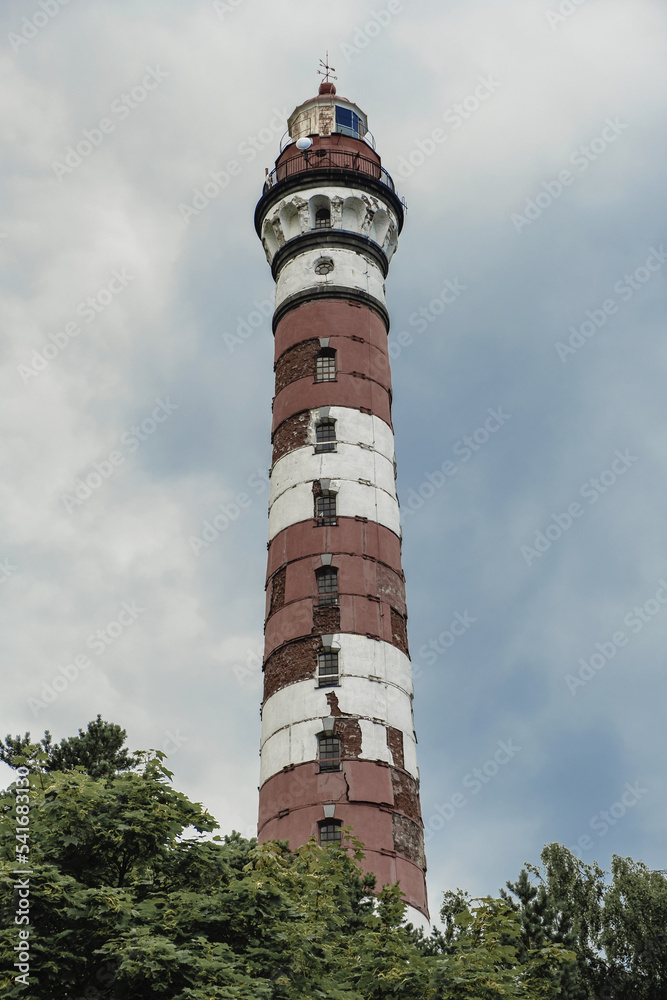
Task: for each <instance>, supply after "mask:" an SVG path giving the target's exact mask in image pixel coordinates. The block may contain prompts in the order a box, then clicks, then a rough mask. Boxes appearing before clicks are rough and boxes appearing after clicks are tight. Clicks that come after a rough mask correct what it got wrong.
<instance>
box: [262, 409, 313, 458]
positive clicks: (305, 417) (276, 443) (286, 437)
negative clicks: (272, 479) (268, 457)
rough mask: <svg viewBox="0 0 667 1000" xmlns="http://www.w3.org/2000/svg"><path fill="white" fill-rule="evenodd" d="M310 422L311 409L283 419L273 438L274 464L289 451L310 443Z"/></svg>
mask: <svg viewBox="0 0 667 1000" xmlns="http://www.w3.org/2000/svg"><path fill="white" fill-rule="evenodd" d="M309 423H310V410H302V411H301V413H295V414H294V416H293V417H288V418H287V420H283V422H282V424H280V426H279V427H276V429H275V431H274V432H273V436H272V438H271V441H272V444H273V463H274V464H275V463H276V462H277V461H278V459H279V458H282V457H283V455H287V454H288V452H290V451H295V450H296V449H297V448H303V447H304V446H305V445H307V444H308V425H309Z"/></svg>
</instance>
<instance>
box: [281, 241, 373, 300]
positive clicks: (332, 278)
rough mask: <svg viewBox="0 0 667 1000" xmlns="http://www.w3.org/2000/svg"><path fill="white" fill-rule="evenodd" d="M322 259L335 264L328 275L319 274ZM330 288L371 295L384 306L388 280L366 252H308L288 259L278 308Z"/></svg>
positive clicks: (334, 249) (326, 249) (335, 249)
mask: <svg viewBox="0 0 667 1000" xmlns="http://www.w3.org/2000/svg"><path fill="white" fill-rule="evenodd" d="M321 258H326V259H327V260H331V261H332V262H333V265H334V266H333V270H332V271H330V272H329V273H328V274H317V273H316V271H315V266H316V264H317V262H318V261H320V259H321ZM326 285H335V286H337V287H339V288H340V287H343V288H350V289H352V290H354V291H362V292H367V293H368V295H370V296H372V298H374V299H377V301H378V302H380V303H381V304H382V305H384V304H385V302H384V277H383V275H382V271H381V270H380V268H379V267H378V266H377V264H376V263H375V262H374V261H373V260H371V258H370V257H366V256H365V255H364V254H362V253H357V252H356V251H355V250H347V249H345V248H343V247H323V248H322V249H315V250H307V251H306V252H305V253H302V254H299V255H298V256H297V257H293V258H292V260H288V261H287V262H286V264H285V265H284V267H282V268H281V271H280V274H279V276H278V281H277V282H276V306H275V307H276V309H278V308H279V307H280V306H281V305H282V303H283V302H284V301H285V299H288V298H290V297H291V296H292V295H298V294H299V293H300V292H305V291H313V292H314V293H315V294H317V290H318V289H320V288H322V287H325V286H326Z"/></svg>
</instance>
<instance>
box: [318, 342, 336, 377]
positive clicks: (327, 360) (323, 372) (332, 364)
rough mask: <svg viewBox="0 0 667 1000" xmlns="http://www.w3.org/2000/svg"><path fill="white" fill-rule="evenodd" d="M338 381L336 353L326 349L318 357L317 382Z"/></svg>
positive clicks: (328, 348)
mask: <svg viewBox="0 0 667 1000" xmlns="http://www.w3.org/2000/svg"><path fill="white" fill-rule="evenodd" d="M335 380H336V352H335V351H334V350H332V349H331V348H330V347H324V348H323V349H322V350H321V351H320V353H319V354H318V355H317V360H316V363H315V381H316V382H334V381H335Z"/></svg>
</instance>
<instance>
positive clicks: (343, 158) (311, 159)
mask: <svg viewBox="0 0 667 1000" xmlns="http://www.w3.org/2000/svg"><path fill="white" fill-rule="evenodd" d="M317 169H324V170H354V171H356V172H357V173H360V174H368V175H369V176H370V177H373V178H374V179H375V180H376V181H379V182H380V184H384V186H385V187H388V188H389V190H390V191H393V193H394V194H396V187H395V185H394V182H393V180H392V179H391V175H390V174H388V173H387V171H386V170H385V169H384V167H381V166H380V164H379V163H378V162H377V161H376V160H371V159H370V158H369V157H367V156H361V155H360V154H359V153H353V152H351V151H349V150H342V149H306V150H304V151H303V152H298V153H296V155H295V156H290V157H289V159H287V160H283V161H282V163H280V164H279V165H278V166H277V167H275V168H274V169H273V170H272V171H271V173H270V174H267V175H266V180H265V182H264V194H266V192H267V191H269V190H270V189H271V188H272V187H275V185H276V184H279V183H280V182H281V181H284V180H287V179H288V178H289V177H294V176H295V175H296V174H302V173H304V171H306V170H317Z"/></svg>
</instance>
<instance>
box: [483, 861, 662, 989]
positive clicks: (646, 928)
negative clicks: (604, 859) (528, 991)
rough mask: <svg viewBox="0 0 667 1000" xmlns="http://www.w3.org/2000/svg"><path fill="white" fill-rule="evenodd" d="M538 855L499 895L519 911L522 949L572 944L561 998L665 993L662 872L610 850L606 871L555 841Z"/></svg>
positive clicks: (561, 979)
mask: <svg viewBox="0 0 667 1000" xmlns="http://www.w3.org/2000/svg"><path fill="white" fill-rule="evenodd" d="M541 860H542V865H541V866H539V867H538V866H534V865H530V864H528V865H526V867H525V868H524V869H523V870H522V872H521V874H520V876H519V878H518V880H517V881H516V882H508V883H507V887H508V889H509V890H510V893H509V894H508V893H507V892H506V891H504V890H501V895H502V896H503V897H504V899H505V900H506V901H507V902H509V903H510V905H511V906H512V907H513V908H514V909H515V911H516V912H517V914H518V915H519V917H520V919H521V944H522V953H523V954H525V952H526V949H528V948H529V947H530V946H531V945H534V944H536V943H537V944H544V943H546V942H551V943H561V944H563V945H565V946H566V947H567V948H569V949H571V950H572V951H574V952H575V954H576V962H575V963H573V964H571V965H569V966H564V967H563V969H562V970H561V972H560V987H561V996H562V997H563V1000H630V998H632V1000H664V998H665V997H666V996H667V933H666V928H667V879H665V877H664V875H663V874H662V873H661V872H651V871H650V870H649V869H648V868H647V867H646V866H645V865H643V864H641V863H640V862H635V861H632V860H631V859H630V858H619V857H616V856H614V857H613V859H612V864H611V872H610V873H609V875H608V873H606V872H604V871H603V870H602V869H601V868H600V866H599V865H598V864H596V863H595V862H594V863H593V864H585V863H584V862H583V861H580V860H579V859H578V858H576V857H575V856H574V855H573V854H572V853H571V852H570V851H569V850H568V849H567V848H566V847H563V846H562V845H560V844H549V845H547V846H546V847H545V848H544V850H543V851H542V854H541ZM609 876H610V877H609ZM531 877H532V878H533V879H534V880H535V881H534V882H531Z"/></svg>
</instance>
